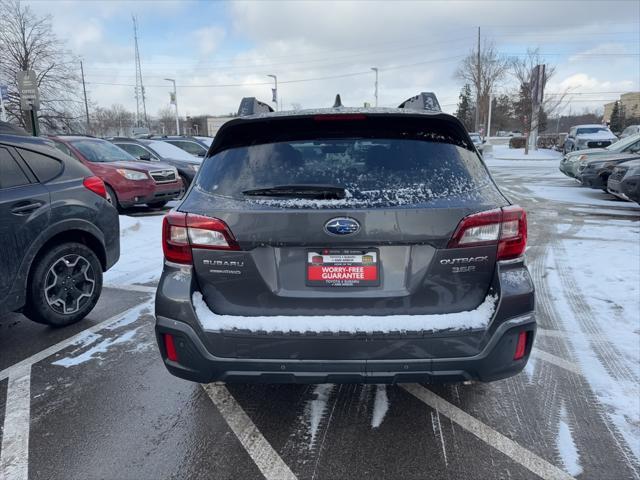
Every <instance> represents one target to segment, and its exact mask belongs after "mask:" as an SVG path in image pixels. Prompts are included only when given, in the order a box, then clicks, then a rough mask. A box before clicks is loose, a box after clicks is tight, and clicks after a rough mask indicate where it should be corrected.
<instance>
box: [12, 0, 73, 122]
mask: <svg viewBox="0 0 640 480" xmlns="http://www.w3.org/2000/svg"><path fill="white" fill-rule="evenodd" d="M0 12H2V14H1V15H0V52H1V53H0V83H3V84H6V85H8V87H9V88H8V90H9V92H8V93H9V100H8V102H7V104H6V108H7V113H8V116H9V118H10V119H13V121H15V122H16V123H18V124H20V125H21V126H23V127H25V128H30V127H31V120H30V117H29V115H28V114H27V113H26V112H22V111H21V110H20V97H19V94H18V84H17V74H18V72H20V71H26V70H34V71H35V72H36V76H37V81H38V90H39V94H40V111H39V113H38V117H39V120H40V122H41V124H42V127H43V128H44V129H45V130H49V131H56V130H66V131H75V130H77V129H78V126H79V123H80V120H81V118H82V101H81V99H80V97H79V93H80V92H81V89H80V88H78V87H79V79H78V74H77V65H78V63H77V62H78V61H77V58H76V57H74V56H73V55H71V54H70V53H69V52H68V51H67V50H65V48H64V43H63V42H62V41H61V40H60V39H58V38H57V37H56V35H55V34H54V33H53V31H52V29H51V17H50V16H45V17H38V16H36V15H35V14H34V13H33V12H32V11H31V9H30V8H29V7H28V6H26V5H23V4H22V3H21V2H20V0H0Z"/></svg>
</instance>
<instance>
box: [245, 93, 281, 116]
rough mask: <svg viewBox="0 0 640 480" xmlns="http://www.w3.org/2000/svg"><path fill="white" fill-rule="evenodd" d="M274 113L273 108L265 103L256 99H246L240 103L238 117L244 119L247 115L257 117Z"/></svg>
mask: <svg viewBox="0 0 640 480" xmlns="http://www.w3.org/2000/svg"><path fill="white" fill-rule="evenodd" d="M269 112H273V108H271V107H270V106H269V105H267V104H266V103H264V102H261V101H260V100H258V99H256V97H244V98H243V99H242V100H241V101H240V108H238V116H240V117H244V116H246V115H255V114H256V113H269Z"/></svg>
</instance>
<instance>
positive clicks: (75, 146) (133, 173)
mask: <svg viewBox="0 0 640 480" xmlns="http://www.w3.org/2000/svg"><path fill="white" fill-rule="evenodd" d="M51 140H53V141H54V142H55V144H56V147H58V149H60V150H61V151H62V152H64V153H66V154H67V155H70V156H72V157H74V158H76V159H78V160H79V161H80V162H82V163H83V164H85V165H86V166H87V167H89V169H90V170H91V171H92V172H93V173H94V174H95V175H96V176H98V177H100V178H101V179H102V180H103V181H104V183H105V186H106V189H107V200H109V202H111V203H112V204H113V205H114V206H116V207H118V208H120V209H121V208H126V207H131V206H133V205H137V204H141V203H146V204H147V205H148V206H150V207H152V208H160V207H163V206H164V205H165V204H166V203H167V202H168V201H169V200H173V199H174V198H176V197H179V196H180V193H181V192H182V190H183V189H184V186H183V184H182V180H181V179H180V176H179V175H178V172H177V171H176V169H175V167H172V166H171V165H167V164H164V163H159V162H154V163H153V164H149V163H148V162H140V161H138V160H136V159H135V158H133V157H132V156H131V155H129V154H128V153H127V152H125V151H124V150H122V149H121V148H119V147H116V146H115V145H114V144H113V143H111V142H108V141H106V140H101V139H99V138H92V137H82V136H64V137H51Z"/></svg>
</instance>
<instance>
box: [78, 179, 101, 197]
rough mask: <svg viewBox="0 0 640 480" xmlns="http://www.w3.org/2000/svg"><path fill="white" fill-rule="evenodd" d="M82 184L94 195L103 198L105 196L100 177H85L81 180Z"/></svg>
mask: <svg viewBox="0 0 640 480" xmlns="http://www.w3.org/2000/svg"><path fill="white" fill-rule="evenodd" d="M82 185H84V187H85V188H86V189H88V190H91V191H92V192H93V193H95V194H96V195H100V196H101V197H102V198H104V199H106V198H107V189H106V188H105V186H104V182H103V181H102V179H101V178H100V177H87V178H85V179H84V180H83V181H82Z"/></svg>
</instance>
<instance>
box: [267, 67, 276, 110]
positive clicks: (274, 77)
mask: <svg viewBox="0 0 640 480" xmlns="http://www.w3.org/2000/svg"><path fill="white" fill-rule="evenodd" d="M267 77H271V78H273V80H274V81H275V82H276V88H274V89H272V90H271V93H272V97H271V101H272V102H274V103H275V104H276V112H277V111H278V110H279V108H278V105H279V103H278V76H277V75H267Z"/></svg>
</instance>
